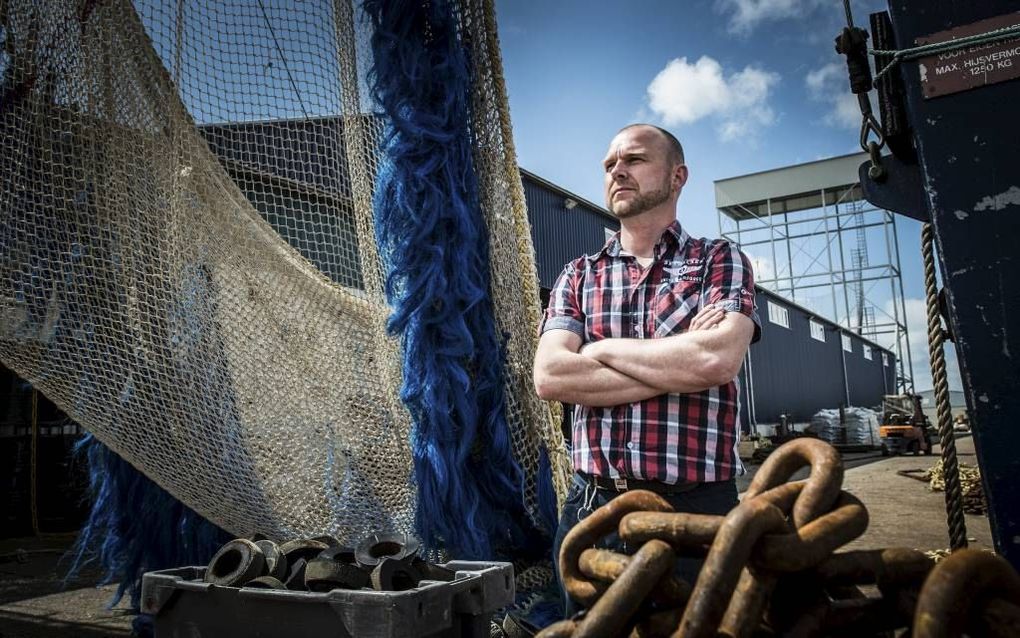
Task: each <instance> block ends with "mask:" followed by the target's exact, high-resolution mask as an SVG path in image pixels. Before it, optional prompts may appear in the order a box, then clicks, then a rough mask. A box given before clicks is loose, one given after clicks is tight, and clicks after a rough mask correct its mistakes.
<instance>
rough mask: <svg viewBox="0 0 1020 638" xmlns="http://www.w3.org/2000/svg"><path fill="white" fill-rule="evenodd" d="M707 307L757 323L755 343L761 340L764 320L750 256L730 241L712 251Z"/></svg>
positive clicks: (752, 340) (706, 292)
mask: <svg viewBox="0 0 1020 638" xmlns="http://www.w3.org/2000/svg"><path fill="white" fill-rule="evenodd" d="M702 298H703V299H704V300H705V302H704V307H708V306H714V307H717V308H722V309H724V310H727V311H729V312H739V313H740V314H742V315H746V316H747V317H750V318H751V321H753V322H754V337H753V338H752V339H751V342H752V343H754V342H755V341H758V340H759V339H761V320H760V319H759V318H758V311H757V307H756V306H755V303H754V272H753V271H752V270H751V262H750V260H748V258H747V256H746V255H745V254H744V253H742V252H740V250H739V249H737V248H736V246H734V245H733V244H731V243H730V242H728V241H719V242H716V244H715V245H714V246H713V247H712V249H711V250H709V254H708V264H707V265H706V278H705V288H704V293H703V294H702Z"/></svg>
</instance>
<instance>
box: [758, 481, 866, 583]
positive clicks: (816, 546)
mask: <svg viewBox="0 0 1020 638" xmlns="http://www.w3.org/2000/svg"><path fill="white" fill-rule="evenodd" d="M867 528H868V510H866V509H865V508H864V504H863V503H861V502H860V500H858V499H857V497H855V496H853V495H852V494H848V493H847V492H842V493H841V494H840V496H839V500H838V501H837V502H836V507H835V509H833V510H832V511H831V512H829V513H828V514H824V515H822V516H820V517H819V518H817V519H815V520H813V521H811V522H810V523H808V524H806V525H804V526H803V527H800V528H798V529H797V530H796V531H795V532H794V533H792V534H776V535H769V536H765V537H764V538H762V539H761V541H760V542H759V543H758V546H757V547H756V548H755V553H754V560H755V563H757V564H758V565H760V566H762V567H764V568H766V569H771V570H774V571H781V572H799V571H801V570H804V569H808V568H810V567H814V566H815V565H818V564H819V563H821V562H822V561H823V560H825V558H826V557H828V556H829V555H830V554H832V552H834V551H835V550H836V549H838V548H840V547H842V546H843V545H845V544H847V543H849V542H850V541H852V540H854V539H855V538H857V537H858V536H860V535H861V534H863V533H864V530H866V529H867Z"/></svg>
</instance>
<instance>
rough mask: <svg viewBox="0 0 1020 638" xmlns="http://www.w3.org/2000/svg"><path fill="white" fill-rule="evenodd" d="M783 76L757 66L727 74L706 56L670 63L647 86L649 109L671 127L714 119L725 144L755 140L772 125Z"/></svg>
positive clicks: (719, 65) (681, 59) (671, 61)
mask: <svg viewBox="0 0 1020 638" xmlns="http://www.w3.org/2000/svg"><path fill="white" fill-rule="evenodd" d="M779 79H780V78H779V75H778V74H777V73H772V72H771V71H765V70H763V69H759V68H756V67H753V66H747V67H744V69H743V70H741V71H737V72H735V73H731V74H729V75H728V76H727V75H726V74H725V72H724V70H723V68H722V65H721V64H719V62H717V61H716V60H714V59H713V58H710V57H708V56H702V57H700V58H698V60H697V61H696V62H694V63H693V64H692V63H690V62H688V61H687V58H685V57H684V58H676V59H674V60H670V61H669V63H668V64H666V66H665V68H663V69H662V70H661V71H659V73H658V74H657V75H656V76H655V78H654V79H653V80H652V82H651V83H650V84H649V85H648V95H647V97H648V106H649V108H650V109H651V110H652V112H654V113H655V114H656V115H657V116H658V117H660V118H661V119H662V121H663V122H664V123H665V124H666V125H668V126H675V125H682V124H692V123H694V122H697V121H699V120H701V119H704V118H707V117H712V118H714V119H716V120H717V131H718V133H719V137H720V138H721V139H722V140H723V141H731V140H734V139H738V138H743V137H747V136H753V135H754V133H755V132H756V130H757V129H760V128H762V127H765V126H769V125H771V124H773V123H774V122H775V120H776V116H775V113H774V111H773V110H772V107H770V106H769V104H768V98H769V94H770V93H771V91H772V88H773V87H774V86H775V85H776V84H777V83H778V82H779Z"/></svg>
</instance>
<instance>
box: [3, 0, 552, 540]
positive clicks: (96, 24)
mask: <svg viewBox="0 0 1020 638" xmlns="http://www.w3.org/2000/svg"><path fill="white" fill-rule="evenodd" d="M456 15H457V17H458V20H459V29H460V34H461V39H462V41H463V43H464V46H465V48H466V50H467V53H468V55H469V57H470V60H471V63H472V68H473V73H474V75H473V78H472V86H473V109H472V122H471V123H470V126H471V130H472V140H473V151H474V155H475V168H476V171H477V173H478V176H479V190H480V199H481V210H482V212H483V214H484V216H485V221H486V224H487V226H488V229H489V235H490V236H489V244H490V250H491V270H492V274H491V283H490V294H491V297H492V303H493V307H494V311H495V315H496V323H497V328H498V330H499V331H500V332H501V333H502V335H503V336H504V337H506V363H505V366H504V375H503V377H504V384H505V388H506V396H507V407H506V421H507V423H508V427H509V429H510V439H511V441H512V447H513V453H514V458H515V461H516V462H517V463H518V464H519V465H520V467H521V468H522V471H523V477H524V479H523V502H524V505H525V508H526V510H527V512H528V514H529V516H530V517H531V518H532V519H533V521H534V522H535V523H536V524H539V522H540V521H541V520H542V516H543V513H542V512H540V511H539V509H540V507H539V501H540V498H539V495H538V492H539V490H540V489H541V485H540V484H541V483H542V481H540V480H538V477H539V474H540V473H541V472H542V471H543V468H542V466H543V465H546V466H547V467H546V468H545V471H549V469H550V468H551V472H552V477H553V482H552V483H553V485H554V488H555V491H556V493H557V496H558V497H559V499H562V497H563V494H564V492H565V488H566V475H567V469H568V461H567V459H566V456H565V454H564V452H563V441H562V436H561V435H560V433H559V429H558V428H557V427H555V425H554V420H553V417H552V415H551V414H550V410H549V407H548V406H547V405H546V404H545V403H543V402H541V401H540V400H538V398H537V397H535V396H534V392H533V391H532V389H531V381H530V378H531V374H530V370H531V361H532V358H533V355H534V350H535V346H536V336H535V326H536V325H537V318H538V313H539V302H538V286H537V277H536V274H535V266H534V258H533V249H532V246H531V242H530V233H529V232H528V227H527V216H526V211H525V206H524V198H523V189H522V187H521V183H520V176H519V174H518V171H517V166H516V160H515V157H514V149H513V143H512V139H511V136H510V122H509V113H508V110H507V106H506V91H505V86H504V84H503V78H502V72H501V68H500V61H499V52H498V42H497V40H496V32H495V22H494V19H493V15H494V11H493V7H492V4H491V1H487V0H461V1H460V2H458V3H457V4H456ZM369 31H370V29H369V26H368V21H366V20H365V19H364V16H363V15H361V11H360V8H359V7H358V6H357V5H356V4H351V3H349V2H348V1H346V0H337V1H336V2H314V3H298V4H295V3H292V2H284V1H272V0H259V1H257V2H250V1H248V0H234V1H231V0H199V1H189V2H183V0H178V1H173V0H170V1H160V0H135V1H134V2H129V1H127V0H107V1H102V2H97V1H92V0H83V1H77V2H75V1H70V0H13V1H11V0H7V1H0V38H2V40H0V44H2V53H0V136H2V139H3V148H4V153H3V154H2V155H0V180H2V181H3V183H2V186H0V359H2V360H3V362H4V364H5V365H7V366H8V367H10V368H11V369H13V370H14V371H16V372H17V373H18V374H19V375H21V376H22V377H24V378H26V379H27V380H28V381H30V382H31V383H32V384H33V386H35V387H36V388H38V389H39V390H40V391H42V392H43V393H44V394H45V395H46V396H47V397H48V398H50V399H51V400H53V401H54V402H55V403H56V404H57V405H58V406H60V407H61V408H62V409H63V410H64V411H65V412H67V413H68V414H69V415H70V416H71V417H72V418H74V419H75V420H76V421H78V422H79V423H80V424H82V426H83V427H85V428H86V429H88V430H89V431H90V432H92V433H93V434H94V435H95V436H96V437H97V438H98V439H99V440H101V441H102V442H103V443H104V444H106V445H108V446H109V447H110V448H111V449H113V450H114V451H115V452H117V454H119V455H120V456H121V457H123V458H124V459H125V460H127V461H128V462H129V463H131V464H132V465H134V466H135V467H136V468H138V469H140V470H142V471H143V472H144V473H145V474H146V475H147V476H149V477H150V478H152V480H153V481H155V482H156V483H157V484H158V485H160V486H161V487H163V488H164V489H166V490H167V491H168V492H170V493H171V494H172V495H174V496H175V497H177V498H178V499H180V500H181V501H182V502H183V503H185V504H186V505H188V506H189V507H191V508H192V509H194V510H195V511H196V512H198V513H199V514H201V515H202V516H204V517H205V518H207V519H209V520H210V521H212V522H214V523H216V524H217V525H219V526H220V527H222V528H224V529H225V530H227V531H229V532H230V533H233V534H236V535H249V534H253V533H256V532H258V533H262V534H266V535H268V536H271V537H280V538H291V537H297V536H312V535H317V534H327V533H328V534H334V535H337V536H339V537H340V538H341V539H343V540H350V541H354V540H357V539H359V538H361V537H363V536H365V535H367V534H369V533H374V532H379V531H399V532H413V531H414V520H415V508H416V498H415V486H414V484H413V478H412V477H413V461H412V456H411V451H410V447H409V440H410V436H411V428H412V424H411V420H410V417H409V415H408V412H407V410H406V408H405V407H404V406H403V405H402V403H401V401H400V396H399V389H400V385H401V382H402V370H401V358H402V357H401V348H402V344H401V343H400V341H399V340H397V339H395V338H393V337H390V336H388V335H387V334H386V329H385V323H386V318H387V316H388V314H389V309H388V308H387V307H386V303H385V299H384V296H383V281H384V277H383V273H382V270H381V265H380V259H379V255H378V251H377V245H376V242H375V228H374V226H373V211H372V195H373V188H374V185H375V175H376V171H377V169H378V167H379V165H380V157H379V152H380V151H379V140H380V138H381V136H382V131H383V129H384V126H385V122H383V121H382V119H381V118H380V117H379V116H378V115H377V114H376V113H377V110H378V109H377V108H376V106H375V105H374V104H373V103H372V101H371V95H370V91H369V89H368V86H369V83H368V76H369V71H370V70H371V68H372V63H373V61H372V56H371V46H370V38H371V33H370V32H369ZM546 518H547V513H546ZM540 527H541V525H540ZM546 527H547V526H546Z"/></svg>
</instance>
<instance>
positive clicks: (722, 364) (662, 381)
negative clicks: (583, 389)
mask: <svg viewBox="0 0 1020 638" xmlns="http://www.w3.org/2000/svg"><path fill="white" fill-rule="evenodd" d="M720 336H721V335H718V334H713V333H712V332H708V331H700V332H689V333H685V334H680V335H674V336H671V337H665V338H662V339H604V340H602V341H599V342H597V343H596V344H592V345H591V347H589V348H587V349H586V350H585V351H584V354H585V355H586V356H589V357H591V358H592V359H594V360H595V361H598V362H599V363H603V364H605V365H606V366H608V367H610V368H612V369H613V370H616V371H618V372H620V373H622V374H624V375H626V376H628V377H632V378H634V379H636V380H638V381H639V382H641V383H644V384H647V385H649V386H652V387H654V388H658V389H659V390H660V391H661V392H701V391H702V390H706V389H708V388H713V387H716V386H718V385H722V384H723V383H726V382H728V381H730V380H731V379H732V378H733V377H732V376H730V371H729V367H728V366H727V363H726V361H725V360H724V359H723V357H720V356H719V355H718V354H717V353H716V352H715V349H714V348H713V347H712V346H713V343H712V340H713V339H717V338H719V337H720ZM734 374H735V373H734ZM727 377H728V378H727Z"/></svg>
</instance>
